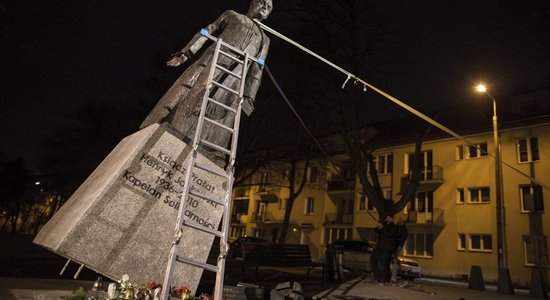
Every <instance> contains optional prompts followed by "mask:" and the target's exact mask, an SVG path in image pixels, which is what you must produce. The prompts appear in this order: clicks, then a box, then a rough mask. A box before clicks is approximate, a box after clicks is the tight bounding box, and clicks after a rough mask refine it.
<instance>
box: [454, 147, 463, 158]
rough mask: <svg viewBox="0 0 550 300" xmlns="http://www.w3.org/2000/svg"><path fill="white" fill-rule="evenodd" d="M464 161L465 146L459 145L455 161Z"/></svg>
mask: <svg viewBox="0 0 550 300" xmlns="http://www.w3.org/2000/svg"><path fill="white" fill-rule="evenodd" d="M463 159H464V146H463V145H458V146H456V149H455V160H463Z"/></svg>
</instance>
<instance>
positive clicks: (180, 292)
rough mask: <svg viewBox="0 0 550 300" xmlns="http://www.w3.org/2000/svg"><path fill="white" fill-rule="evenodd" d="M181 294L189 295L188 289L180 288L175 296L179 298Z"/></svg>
mask: <svg viewBox="0 0 550 300" xmlns="http://www.w3.org/2000/svg"><path fill="white" fill-rule="evenodd" d="M183 293H188V294H191V290H190V289H188V288H187V287H185V286H182V287H180V288H179V289H176V295H178V296H181V294H183Z"/></svg>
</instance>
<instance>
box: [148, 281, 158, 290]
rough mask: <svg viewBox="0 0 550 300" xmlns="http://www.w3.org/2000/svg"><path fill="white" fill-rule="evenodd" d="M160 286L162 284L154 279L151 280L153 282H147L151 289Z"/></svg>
mask: <svg viewBox="0 0 550 300" xmlns="http://www.w3.org/2000/svg"><path fill="white" fill-rule="evenodd" d="M159 286H160V284H158V283H156V282H154V281H151V282H148V283H147V289H149V290H154V289H156V288H158V287H159Z"/></svg>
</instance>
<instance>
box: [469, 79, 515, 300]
mask: <svg viewBox="0 0 550 300" xmlns="http://www.w3.org/2000/svg"><path fill="white" fill-rule="evenodd" d="M476 90H477V91H478V92H479V93H483V94H486V95H488V96H489V98H491V100H493V142H494V145H495V202H496V207H497V251H498V252H497V255H498V291H499V292H501V293H507V294H514V289H513V287H512V279H511V278H510V270H509V269H508V251H507V247H506V212H505V208H504V199H503V196H502V194H503V192H502V160H501V158H500V156H501V144H500V139H499V136H498V118H497V102H496V100H495V98H494V97H493V96H492V95H491V94H490V93H489V92H487V87H486V86H485V85H483V84H479V85H477V86H476Z"/></svg>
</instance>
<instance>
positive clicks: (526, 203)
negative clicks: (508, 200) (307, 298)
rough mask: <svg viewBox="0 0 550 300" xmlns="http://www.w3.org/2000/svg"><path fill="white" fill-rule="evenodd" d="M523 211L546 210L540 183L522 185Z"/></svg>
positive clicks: (520, 187)
mask: <svg viewBox="0 0 550 300" xmlns="http://www.w3.org/2000/svg"><path fill="white" fill-rule="evenodd" d="M519 189H520V195H521V212H544V199H543V197H542V187H541V186H540V185H520V186H519Z"/></svg>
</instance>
